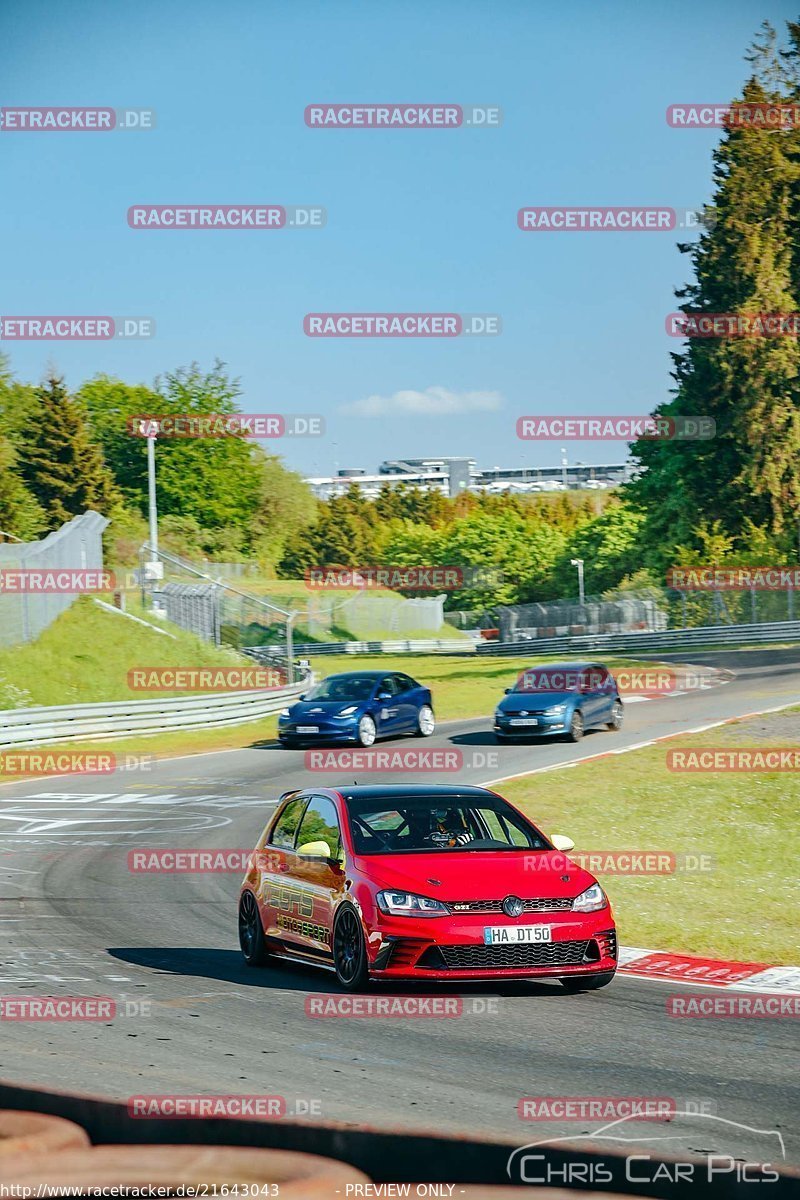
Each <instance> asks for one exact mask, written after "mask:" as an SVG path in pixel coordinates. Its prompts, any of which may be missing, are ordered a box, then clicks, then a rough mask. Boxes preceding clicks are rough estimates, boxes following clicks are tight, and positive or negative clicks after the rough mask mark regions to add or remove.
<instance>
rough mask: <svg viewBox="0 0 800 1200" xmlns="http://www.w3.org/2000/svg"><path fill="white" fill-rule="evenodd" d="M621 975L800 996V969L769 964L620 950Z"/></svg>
mask: <svg viewBox="0 0 800 1200" xmlns="http://www.w3.org/2000/svg"><path fill="white" fill-rule="evenodd" d="M619 971H620V972H621V973H622V974H623V975H635V976H637V977H639V978H643V979H651V980H655V981H661V982H664V983H690V984H692V985H693V986H696V985H699V986H701V987H721V988H731V989H732V990H733V991H736V992H774V993H777V994H779V995H784V996H785V995H792V996H800V967H771V966H769V964H768V963H752V962H750V963H748V962H726V961H725V960H724V959H718V958H702V957H699V956H697V955H693V954H672V953H669V952H666V951H661V950H641V949H639V948H638V947H635V946H621V947H620V952H619Z"/></svg>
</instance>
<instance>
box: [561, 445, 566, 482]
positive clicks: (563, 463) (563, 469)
mask: <svg viewBox="0 0 800 1200" xmlns="http://www.w3.org/2000/svg"><path fill="white" fill-rule="evenodd" d="M561 482H562V483H563V484H564V487H567V448H566V446H562V447H561Z"/></svg>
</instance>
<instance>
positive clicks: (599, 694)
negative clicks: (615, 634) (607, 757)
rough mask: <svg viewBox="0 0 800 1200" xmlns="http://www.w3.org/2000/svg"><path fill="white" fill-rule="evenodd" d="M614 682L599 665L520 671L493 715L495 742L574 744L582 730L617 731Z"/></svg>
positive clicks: (618, 705)
mask: <svg viewBox="0 0 800 1200" xmlns="http://www.w3.org/2000/svg"><path fill="white" fill-rule="evenodd" d="M622 721H623V708H622V700H621V699H620V695H619V691H618V689H617V684H616V680H615V679H614V676H613V675H612V674H611V672H610V671H608V670H607V668H606V667H604V666H602V665H601V664H600V663H592V662H588V663H545V664H542V665H541V666H538V667H529V668H528V669H527V670H526V671H522V672H520V675H519V678H518V679H517V682H516V683H515V685H514V687H513V688H506V694H505V696H504V697H503V699H502V700H501V701H500V703H499V704H498V706H497V708H496V710H495V714H494V735H495V738H496V739H497V741H498V742H505V741H509V740H510V739H512V738H523V737H525V738H529V737H542V736H545V737H547V736H550V737H552V736H553V735H561V736H562V737H566V738H567V739H568V740H569V741H570V742H578V741H580V739H581V738H582V737H583V735H584V732H585V731H586V730H587V729H596V728H597V727H598V726H603V727H605V728H607V729H621V728H622Z"/></svg>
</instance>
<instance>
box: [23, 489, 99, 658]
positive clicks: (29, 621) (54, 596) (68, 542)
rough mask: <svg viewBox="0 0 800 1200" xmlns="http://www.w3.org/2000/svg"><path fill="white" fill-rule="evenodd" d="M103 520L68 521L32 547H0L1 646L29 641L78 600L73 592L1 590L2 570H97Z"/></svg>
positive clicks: (88, 516)
mask: <svg viewBox="0 0 800 1200" xmlns="http://www.w3.org/2000/svg"><path fill="white" fill-rule="evenodd" d="M107 525H108V519H107V518H106V517H102V516H101V515H100V513H97V512H92V511H89V512H85V513H83V514H82V515H81V516H79V517H73V519H72V520H71V521H67V523H66V524H65V525H62V526H61V528H60V529H57V530H55V531H54V532H53V533H49V534H48V535H47V537H45V538H42V539H41V540H40V541H37V542H4V543H3V544H2V545H0V646H16V645H19V644H20V643H22V642H31V641H33V639H34V638H36V637H38V636H39V634H40V633H43V632H44V630H45V629H47V627H48V625H51V624H52V622H53V621H55V619H56V617H58V616H60V615H61V613H62V612H64V611H65V610H66V609H68V608H69V607H70V605H71V604H73V603H74V602H75V600H76V599H77V595H78V593H77V592H69V591H62V590H53V589H50V588H48V589H47V590H45V589H44V588H39V587H37V589H36V590H33V588H32V587H28V590H18V591H16V590H15V591H11V590H8V588H6V587H3V583H2V580H3V574H4V572H6V571H18V570H22V571H38V572H42V573H49V572H58V571H85V570H98V569H102V566H103V530H104V529H105V528H106V526H107Z"/></svg>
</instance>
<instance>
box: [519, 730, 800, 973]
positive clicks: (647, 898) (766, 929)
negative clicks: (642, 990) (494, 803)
mask: <svg viewBox="0 0 800 1200" xmlns="http://www.w3.org/2000/svg"><path fill="white" fill-rule="evenodd" d="M799 737H800V709H792V710H789V711H787V712H783V713H771V714H767V715H765V716H763V717H753V718H751V719H749V720H745V721H738V722H736V723H735V724H732V725H727V726H723V727H721V728H719V729H715V730H709V731H708V732H707V733H703V734H692V735H687V736H686V737H683V738H674V739H672V740H670V741H668V742H663V743H661V744H659V745H657V746H653V747H652V748H646V749H642V750H635V751H631V752H630V753H629V754H621V755H614V756H612V757H609V758H604V759H600V760H597V761H595V762H587V763H585V764H583V765H580V766H577V767H572V768H570V769H569V770H565V771H552V772H547V773H546V774H542V775H533V776H530V777H528V778H526V779H515V780H510V781H509V782H508V783H507V784H505V785H504V784H500V785H498V790H499V791H500V792H501V793H502V794H503V795H504V796H507V797H508V799H509V800H511V801H512V803H514V804H517V805H519V807H520V808H522V809H523V811H525V812H526V813H528V815H529V816H530V817H531V818H532V819H533V820H535V821H536V822H537V824H539V825H541V826H542V828H543V829H544V830H546V831H547V832H548V833H566V834H568V835H569V836H570V837H572V838H574V840H575V845H576V849H577V850H584V851H587V850H623V849H624V850H659V851H662V852H671V853H673V854H676V855H679V856H680V855H684V854H691V855H710V856H711V869H710V870H707V871H698V872H694V873H683V872H678V873H675V874H671V875H656V876H638V877H636V876H621V875H613V876H603V875H599V876H598V878H599V879H600V882H601V883H602V884H603V887H604V888H606V890H607V891H608V894H609V896H610V897H611V901H612V904H613V906H614V910H615V915H616V920H617V925H618V928H619V932H620V938H621V941H622V944H623V945H629V946H644V947H650V948H652V949H655V950H673V951H675V952H683V953H687V954H703V955H709V956H712V957H719V958H724V959H739V960H742V961H747V962H750V961H755V962H767V963H774V964H782V963H788V964H796V963H798V961H800V951H798V943H797V911H798V905H800V885H798V878H797V870H796V863H795V862H794V857H795V856H794V854H793V853H792V852H791V851H790V847H791V846H792V844H793V840H794V838H795V836H796V828H797V813H798V811H800V777H798V776H797V775H796V774H791V773H790V772H786V773H777V772H776V773H772V774H755V773H753V774H735V773H731V772H721V773H714V774H712V773H708V774H706V773H699V772H693V773H681V774H676V773H674V772H672V771H670V770H668V769H667V766H666V755H667V751H668V750H669V749H675V748H678V747H680V748H683V747H687V748H689V747H692V748H695V747H697V748H699V747H704V746H714V747H740V748H741V747H749V746H761V747H762V748H766V747H768V746H769V747H779V746H780V747H790V746H795V747H796V746H797V743H798V738H799Z"/></svg>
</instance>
